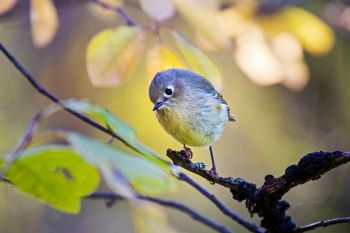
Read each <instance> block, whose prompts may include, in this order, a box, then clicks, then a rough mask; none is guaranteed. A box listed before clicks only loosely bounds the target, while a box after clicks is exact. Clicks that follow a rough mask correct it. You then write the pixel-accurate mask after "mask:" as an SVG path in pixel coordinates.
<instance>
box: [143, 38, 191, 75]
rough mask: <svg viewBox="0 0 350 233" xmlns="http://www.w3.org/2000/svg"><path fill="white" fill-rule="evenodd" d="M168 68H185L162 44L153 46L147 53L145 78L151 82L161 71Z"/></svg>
mask: <svg viewBox="0 0 350 233" xmlns="http://www.w3.org/2000/svg"><path fill="white" fill-rule="evenodd" d="M169 68H185V66H184V65H183V64H182V63H181V61H180V60H179V59H178V57H177V56H176V54H175V53H174V52H173V51H171V50H170V49H168V48H167V47H165V46H164V45H163V44H158V43H157V44H154V45H153V47H152V48H151V49H150V50H149V51H148V52H147V77H148V78H149V80H152V78H153V77H154V75H155V74H156V73H157V72H158V71H161V70H166V69H169Z"/></svg>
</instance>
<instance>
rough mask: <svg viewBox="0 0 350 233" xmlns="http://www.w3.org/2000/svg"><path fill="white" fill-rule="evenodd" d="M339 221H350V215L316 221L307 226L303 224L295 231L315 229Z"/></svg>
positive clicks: (298, 232)
mask: <svg viewBox="0 0 350 233" xmlns="http://www.w3.org/2000/svg"><path fill="white" fill-rule="evenodd" d="M339 223H350V217H341V218H333V219H328V220H322V221H318V222H314V223H310V224H307V225H305V226H301V227H298V228H296V229H295V230H294V231H293V232H294V233H301V232H306V231H311V230H314V229H316V228H318V227H328V226H332V225H335V224H339Z"/></svg>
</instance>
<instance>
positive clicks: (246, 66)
mask: <svg viewBox="0 0 350 233" xmlns="http://www.w3.org/2000/svg"><path fill="white" fill-rule="evenodd" d="M234 57H235V59H236V62H237V65H238V66H239V67H240V68H241V69H242V71H243V72H244V73H245V74H246V75H247V76H248V78H249V79H250V80H251V81H253V82H254V83H256V84H258V85H263V86H265V85H272V84H276V83H279V82H281V81H282V79H283V70H282V67H281V63H280V62H279V60H278V58H277V57H276V56H275V55H274V53H273V52H272V50H271V48H270V47H268V44H267V43H266V40H265V38H264V35H263V33H262V31H261V30H260V28H259V27H257V26H256V25H254V24H252V25H250V26H249V27H247V31H246V32H245V34H239V35H238V37H237V41H236V49H235V50H234Z"/></svg>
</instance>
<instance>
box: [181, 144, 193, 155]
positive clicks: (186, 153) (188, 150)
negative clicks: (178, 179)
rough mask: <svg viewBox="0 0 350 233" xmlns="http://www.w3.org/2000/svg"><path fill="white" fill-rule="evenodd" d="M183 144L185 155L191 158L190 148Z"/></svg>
mask: <svg viewBox="0 0 350 233" xmlns="http://www.w3.org/2000/svg"><path fill="white" fill-rule="evenodd" d="M183 145H184V151H185V155H186V156H187V158H188V159H192V155H193V153H192V150H191V148H188V147H187V146H186V145H185V144H183Z"/></svg>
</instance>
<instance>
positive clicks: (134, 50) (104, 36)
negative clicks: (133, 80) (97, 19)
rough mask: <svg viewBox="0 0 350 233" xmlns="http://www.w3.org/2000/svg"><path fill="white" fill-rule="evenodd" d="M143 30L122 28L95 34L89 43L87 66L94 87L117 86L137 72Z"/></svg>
mask: <svg viewBox="0 0 350 233" xmlns="http://www.w3.org/2000/svg"><path fill="white" fill-rule="evenodd" d="M140 32H141V29H140V28H138V27H128V26H120V27H118V28H117V29H107V30H103V31H101V32H99V33H98V34H96V35H95V36H94V37H93V38H92V39H91V41H90V42H89V44H88V47H87V52H86V65H87V72H88V75H89V78H90V81H91V83H92V85H93V86H98V87H110V86H118V85H120V84H121V83H122V82H123V81H124V80H125V79H127V78H128V77H130V76H131V74H132V73H133V72H134V71H135V69H136V65H137V64H138V62H139V59H140V57H141V56H140V54H141V53H142V48H143V46H142V43H141V41H140V38H139V37H140V34H141V33H140Z"/></svg>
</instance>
